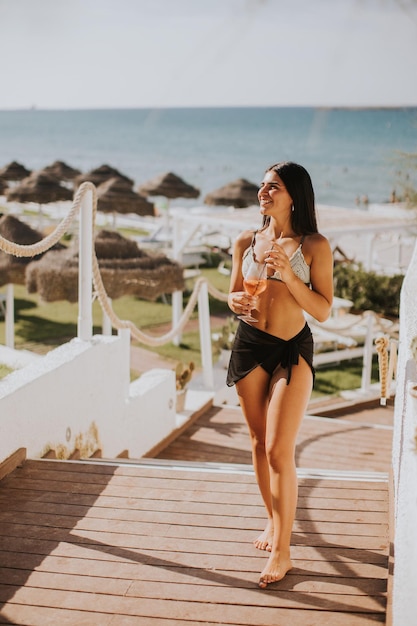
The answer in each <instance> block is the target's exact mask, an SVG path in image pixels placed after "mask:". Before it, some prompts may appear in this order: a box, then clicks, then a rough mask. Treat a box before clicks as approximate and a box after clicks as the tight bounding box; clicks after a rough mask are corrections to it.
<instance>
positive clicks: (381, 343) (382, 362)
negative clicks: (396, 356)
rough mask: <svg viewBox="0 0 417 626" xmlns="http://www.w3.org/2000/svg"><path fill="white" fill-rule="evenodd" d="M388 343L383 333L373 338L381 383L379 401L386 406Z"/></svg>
mask: <svg viewBox="0 0 417 626" xmlns="http://www.w3.org/2000/svg"><path fill="white" fill-rule="evenodd" d="M388 345H389V339H388V337H386V336H385V335H384V336H381V337H377V339H375V346H376V350H377V352H378V365H379V380H380V383H381V397H380V403H381V405H382V406H386V404H387V398H389V393H388V394H387V379H388V351H387V347H388Z"/></svg>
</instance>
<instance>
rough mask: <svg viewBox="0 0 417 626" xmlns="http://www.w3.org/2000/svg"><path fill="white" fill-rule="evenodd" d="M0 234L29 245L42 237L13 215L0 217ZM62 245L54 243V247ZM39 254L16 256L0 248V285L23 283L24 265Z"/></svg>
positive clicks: (57, 247) (39, 256)
mask: <svg viewBox="0 0 417 626" xmlns="http://www.w3.org/2000/svg"><path fill="white" fill-rule="evenodd" d="M0 235H1V236H2V237H4V238H5V239H7V240H8V241H13V242H14V243H18V244H22V245H30V244H33V243H36V242H37V241H40V240H41V239H42V238H43V235H42V233H41V232H39V231H37V230H34V229H33V228H31V226H29V225H28V224H25V222H22V221H21V220H19V219H18V218H17V217H14V216H13V215H2V216H1V217H0ZM63 247H64V246H62V244H56V245H55V246H54V249H60V248H63ZM41 256H42V254H38V255H36V256H34V257H16V256H14V255H13V254H7V253H6V252H3V250H0V286H1V285H7V284H8V283H14V284H17V285H24V284H25V271H26V266H27V265H28V264H29V263H31V262H32V261H34V260H36V259H40V258H41Z"/></svg>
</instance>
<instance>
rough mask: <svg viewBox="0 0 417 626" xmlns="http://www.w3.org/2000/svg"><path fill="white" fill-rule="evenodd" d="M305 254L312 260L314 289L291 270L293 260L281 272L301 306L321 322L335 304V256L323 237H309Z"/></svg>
mask: <svg viewBox="0 0 417 626" xmlns="http://www.w3.org/2000/svg"><path fill="white" fill-rule="evenodd" d="M303 253H304V256H305V257H306V258H309V259H311V260H310V282H311V289H310V288H309V287H308V285H305V284H304V283H303V282H302V281H301V280H300V279H299V278H297V276H295V274H294V272H293V271H292V269H291V266H290V264H289V261H287V262H285V267H284V269H283V270H282V271H281V275H282V279H283V281H284V282H285V284H286V285H287V287H288V290H289V292H290V293H291V295H292V296H293V298H294V299H295V300H296V302H297V304H298V305H299V306H300V307H301V308H302V309H303V310H304V311H305V312H306V313H308V314H309V315H311V316H312V317H314V318H315V319H316V320H317V321H318V322H324V321H325V320H326V319H327V318H328V317H329V315H330V311H331V308H332V304H333V254H332V250H331V248H330V244H329V242H328V240H327V239H326V238H325V237H323V235H319V234H315V235H310V236H309V237H306V239H305V241H304V244H303Z"/></svg>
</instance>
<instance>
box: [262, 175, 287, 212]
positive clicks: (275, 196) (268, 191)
mask: <svg viewBox="0 0 417 626" xmlns="http://www.w3.org/2000/svg"><path fill="white" fill-rule="evenodd" d="M258 200H259V205H260V208H261V214H262V215H269V216H271V217H286V216H287V215H288V213H289V212H290V211H291V206H292V198H291V196H290V194H289V193H288V191H287V190H286V188H285V185H284V183H283V182H282V180H281V178H280V177H279V176H278V174H277V173H276V172H274V171H273V170H270V171H269V172H266V173H265V176H264V178H263V181H262V183H261V185H260V187H259V191H258Z"/></svg>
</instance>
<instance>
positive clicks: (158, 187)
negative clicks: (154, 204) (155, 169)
mask: <svg viewBox="0 0 417 626" xmlns="http://www.w3.org/2000/svg"><path fill="white" fill-rule="evenodd" d="M138 191H139V193H141V194H143V195H144V196H164V197H165V198H169V199H171V200H172V199H174V198H198V196H199V195H200V190H199V189H197V188H196V187H193V186H192V185H190V184H188V183H186V182H185V180H183V179H182V178H180V177H179V176H177V175H176V174H173V173H172V172H167V173H166V174H161V175H160V176H157V177H156V178H153V179H152V180H148V181H147V182H146V183H143V184H142V185H140V186H139V187H138Z"/></svg>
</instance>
